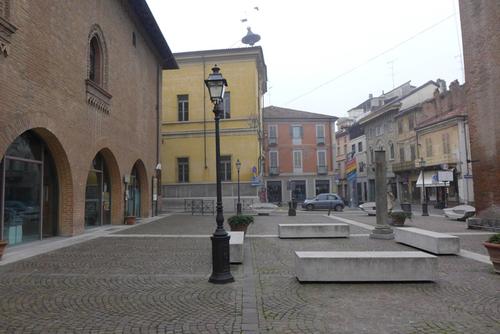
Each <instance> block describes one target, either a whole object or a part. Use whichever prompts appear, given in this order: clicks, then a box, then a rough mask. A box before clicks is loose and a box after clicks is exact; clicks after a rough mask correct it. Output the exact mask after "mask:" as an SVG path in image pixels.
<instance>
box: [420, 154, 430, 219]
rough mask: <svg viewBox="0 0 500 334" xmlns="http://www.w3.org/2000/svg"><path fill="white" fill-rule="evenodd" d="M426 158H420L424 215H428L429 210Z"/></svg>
mask: <svg viewBox="0 0 500 334" xmlns="http://www.w3.org/2000/svg"><path fill="white" fill-rule="evenodd" d="M424 167H425V160H424V158H420V168H421V171H422V216H428V215H429V211H428V208H427V192H426V191H425V171H424Z"/></svg>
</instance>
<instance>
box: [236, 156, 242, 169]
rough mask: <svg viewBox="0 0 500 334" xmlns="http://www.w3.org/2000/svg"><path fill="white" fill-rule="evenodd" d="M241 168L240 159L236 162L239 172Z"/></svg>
mask: <svg viewBox="0 0 500 334" xmlns="http://www.w3.org/2000/svg"><path fill="white" fill-rule="evenodd" d="M240 168H241V161H240V159H237V160H236V169H237V170H238V172H239V171H240Z"/></svg>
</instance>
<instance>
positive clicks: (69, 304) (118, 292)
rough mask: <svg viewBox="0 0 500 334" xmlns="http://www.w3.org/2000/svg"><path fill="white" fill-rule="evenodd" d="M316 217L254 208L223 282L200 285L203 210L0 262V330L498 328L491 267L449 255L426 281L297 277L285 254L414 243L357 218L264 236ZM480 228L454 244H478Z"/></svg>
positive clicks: (208, 229) (209, 224) (206, 261)
mask: <svg viewBox="0 0 500 334" xmlns="http://www.w3.org/2000/svg"><path fill="white" fill-rule="evenodd" d="M323 214H325V212H320V213H313V214H309V213H307V214H302V213H299V214H298V215H297V216H296V217H287V216H286V215H284V214H281V213H278V214H276V215H272V216H269V217H266V216H262V217H260V216H259V217H256V222H255V224H253V225H251V228H250V230H249V232H248V237H247V238H246V241H245V244H246V247H245V252H246V253H245V263H244V264H243V265H232V266H231V271H232V273H233V276H234V277H235V280H236V281H235V282H234V283H231V284H225V285H214V284H210V283H208V276H209V274H210V272H211V243H210V239H209V238H208V237H199V235H207V234H211V233H212V232H213V230H214V228H215V217H214V216H190V215H173V216H170V217H166V218H163V219H160V220H158V221H155V222H151V223H147V224H139V225H137V226H135V227H132V228H130V229H127V230H125V231H120V232H118V234H115V235H113V236H112V237H101V238H98V239H94V240H91V241H87V242H84V243H80V244H77V245H74V246H70V247H67V248H63V249H60V250H56V251H53V252H50V253H46V254H42V255H38V256H36V257H32V258H29V259H26V260H23V261H19V262H15V263H12V264H8V265H4V266H1V267H0V296H2V298H1V299H0V333H345V334H347V333H442V334H444V333H478V334H479V333H481V334H482V333H485V334H488V333H492V334H493V333H495V334H496V333H499V332H500V275H496V274H494V272H493V269H492V266H491V265H487V264H484V263H480V262H476V261H473V260H470V259H466V258H463V257H459V256H440V257H439V258H438V265H439V279H438V280H437V281H436V282H434V283H420V284H417V283H378V284H363V283H356V284H349V283H342V284H335V283H328V284H301V283H299V282H298V281H297V280H296V278H295V274H294V268H293V265H294V251H299V250H365V251H366V250H374V251H375V250H413V249H412V248H410V247H407V246H404V245H401V244H398V243H396V242H394V241H391V240H373V239H369V238H368V237H367V236H364V235H363V234H365V235H366V234H367V233H369V231H368V230H366V229H363V228H361V227H358V226H351V233H353V234H359V235H358V236H357V237H352V238H349V239H347V238H342V239H278V238H276V237H271V236H270V235H275V234H277V224H279V223H284V222H332V220H331V219H329V218H326V217H323V216H322V215H323ZM340 214H341V215H342V216H343V217H345V218H348V219H353V220H357V221H360V222H363V223H366V224H372V223H370V220H369V219H372V220H373V221H374V217H367V218H369V219H367V220H365V218H363V219H358V217H357V216H356V214H352V213H349V212H347V211H346V212H344V213H340ZM434 218H436V217H434ZM438 219H439V218H438ZM452 223H454V222H452ZM453 226H455V225H453ZM462 232H464V231H463V230H462ZM121 234H124V236H123V237H121V236H120V235H121ZM145 234H154V235H157V236H156V237H145V236H143V235H145ZM134 235H135V236H134ZM172 235H174V236H175V235H183V236H184V237H182V238H181V237H178V238H177V237H172ZM189 235H192V237H189ZM461 237H462V236H461ZM485 237H486V236H485V235H481V236H476V235H474V236H469V235H467V236H464V238H466V239H467V241H466V242H465V244H470V250H471V251H476V252H478V249H479V246H478V245H479V244H480V243H481V241H482V240H484V239H485ZM463 244H464V243H463ZM476 248H477V249H476Z"/></svg>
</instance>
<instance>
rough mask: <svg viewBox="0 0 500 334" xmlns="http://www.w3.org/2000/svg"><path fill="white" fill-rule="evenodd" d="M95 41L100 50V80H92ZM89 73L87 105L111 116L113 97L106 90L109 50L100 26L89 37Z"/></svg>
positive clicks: (87, 53)
mask: <svg viewBox="0 0 500 334" xmlns="http://www.w3.org/2000/svg"><path fill="white" fill-rule="evenodd" d="M93 41H96V43H97V46H98V48H99V50H98V51H99V55H98V56H99V67H100V68H99V75H98V76H99V80H91V79H90V72H91V60H90V57H91V49H92V44H93ZM86 59H87V71H86V77H85V88H86V93H87V104H88V105H89V106H90V107H91V109H94V110H97V111H100V112H102V113H104V114H109V112H110V111H111V98H112V97H113V96H112V95H111V94H110V93H109V92H108V91H107V90H106V89H107V87H108V79H109V67H108V49H107V45H106V40H105V38H104V33H103V31H102V29H101V28H100V27H99V25H97V24H94V25H93V26H92V27H91V28H90V32H89V34H88V37H87V49H86Z"/></svg>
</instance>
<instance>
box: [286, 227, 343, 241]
mask: <svg viewBox="0 0 500 334" xmlns="http://www.w3.org/2000/svg"><path fill="white" fill-rule="evenodd" d="M278 231H279V233H278V234H279V237H280V238H282V239H283V238H347V237H349V224H342V223H337V224H279V225H278Z"/></svg>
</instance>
